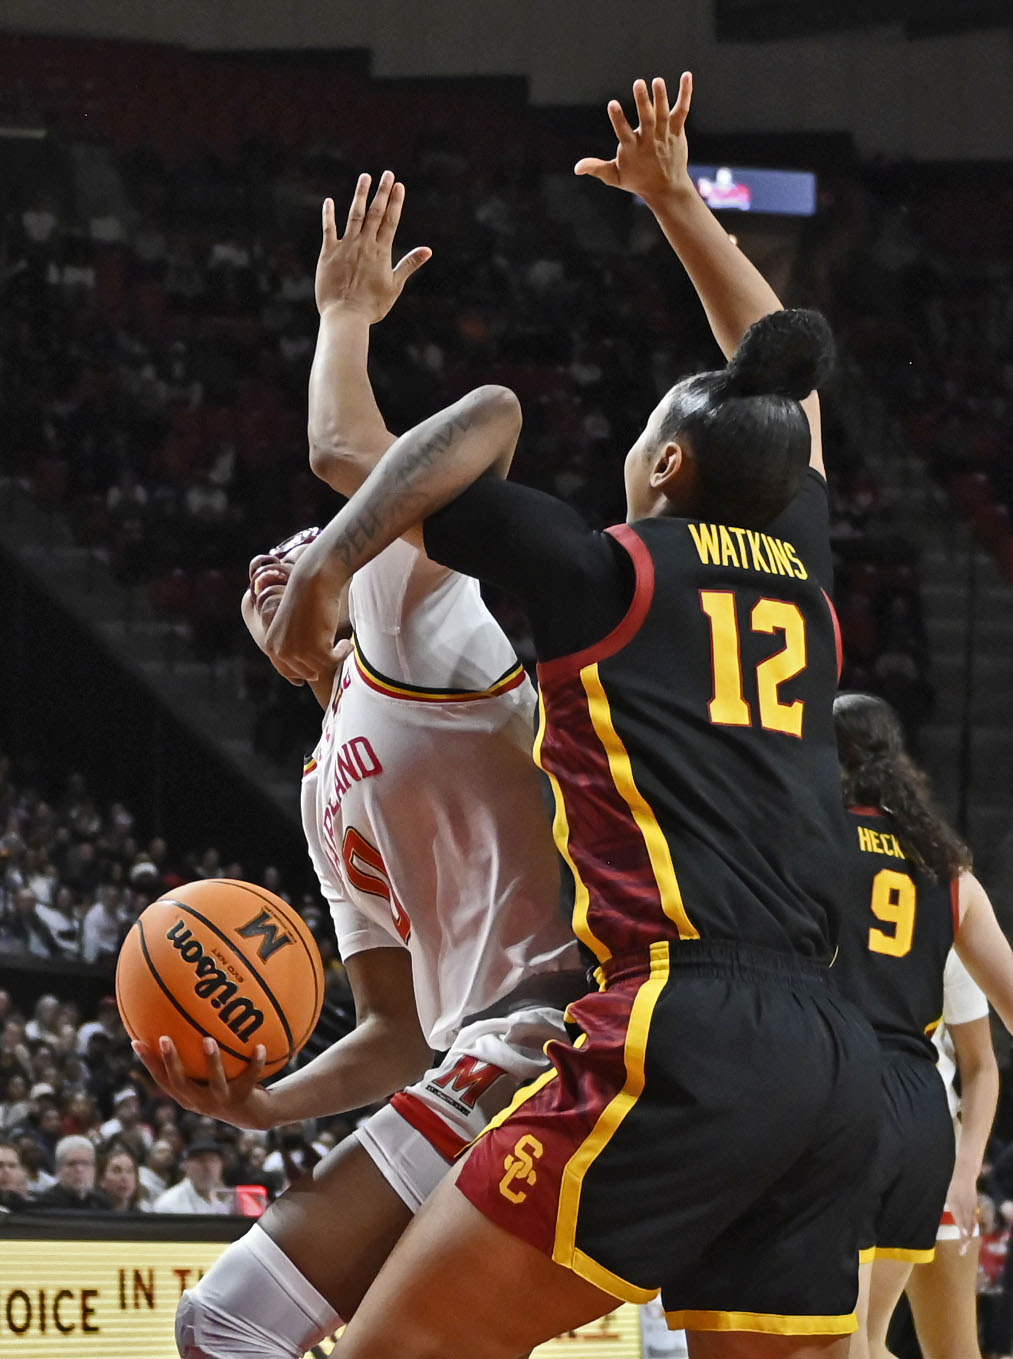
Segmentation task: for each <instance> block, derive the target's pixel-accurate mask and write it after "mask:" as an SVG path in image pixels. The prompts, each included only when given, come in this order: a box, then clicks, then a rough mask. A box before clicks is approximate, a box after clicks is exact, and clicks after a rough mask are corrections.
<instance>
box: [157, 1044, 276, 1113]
mask: <svg viewBox="0 0 1013 1359" xmlns="http://www.w3.org/2000/svg"><path fill="white" fill-rule="evenodd" d="M203 1046H204V1061H205V1063H206V1065H207V1076H208V1079H207V1084H206V1085H205V1084H204V1083H202V1082H200V1081H195V1080H193V1079H191V1077H189V1076H188V1075H187V1074H186V1072H185V1071H184V1070H183V1063H182V1062H181V1061H180V1059H179V1053H178V1052H177V1051H176V1048H175V1046H174V1044H173V1042H172V1039H171V1038H160V1039H159V1042H158V1048H157V1049H156V1048H153V1047H149V1046H148V1044H147V1043H141V1042H135V1043H134V1044H133V1049H134V1052H135V1053H136V1054H137V1056H138V1057H139V1058H140V1059H141V1061H142V1062H143V1063H144V1065H145V1066H146V1067H147V1068H148V1070H149V1071H150V1073H151V1075H152V1076H153V1077H154V1079H155V1080H156V1081H157V1082H158V1084H159V1085H160V1086H161V1087H162V1089H163V1090H164V1091H165V1093H166V1094H167V1095H171V1096H172V1098H173V1099H174V1100H175V1101H176V1103H177V1104H181V1105H182V1106H183V1108H184V1109H191V1110H192V1111H193V1112H194V1113H195V1114H208V1115H210V1117H211V1118H217V1119H220V1120H221V1121H222V1122H223V1123H231V1124H233V1126H234V1127H237V1128H259V1129H266V1128H271V1127H273V1126H274V1122H273V1120H272V1119H271V1116H270V1113H269V1106H270V1101H271V1096H270V1093H269V1092H268V1091H267V1090H265V1089H264V1087H263V1086H262V1085H261V1084H260V1078H261V1076H263V1074H264V1066H265V1063H266V1060H267V1050H266V1048H264V1047H263V1046H262V1045H258V1046H257V1048H256V1049H255V1050H254V1054H253V1057H252V1058H251V1060H250V1063H249V1065H248V1066H247V1068H246V1070H245V1071H244V1072H243V1073H242V1074H241V1075H239V1076H237V1077H236V1078H235V1079H234V1080H231V1081H230V1080H228V1079H227V1078H226V1075H225V1068H224V1067H223V1066H222V1054H221V1052H220V1051H219V1048H218V1044H217V1043H216V1042H215V1040H214V1039H213V1038H205V1039H204V1044H203Z"/></svg>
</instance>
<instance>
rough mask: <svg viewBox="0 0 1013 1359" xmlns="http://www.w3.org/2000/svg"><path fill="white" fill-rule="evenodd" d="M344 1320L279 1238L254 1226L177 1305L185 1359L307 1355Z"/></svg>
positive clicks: (178, 1339)
mask: <svg viewBox="0 0 1013 1359" xmlns="http://www.w3.org/2000/svg"><path fill="white" fill-rule="evenodd" d="M340 1323H341V1319H340V1317H339V1316H338V1315H337V1313H336V1312H335V1311H334V1310H333V1308H331V1307H330V1306H329V1304H328V1303H327V1301H326V1299H324V1298H323V1297H321V1296H320V1294H319V1293H317V1292H316V1290H315V1289H314V1288H313V1287H312V1286H311V1285H310V1284H309V1282H308V1281H307V1280H306V1279H304V1278H303V1276H302V1275H301V1274H300V1273H299V1271H298V1270H297V1269H296V1268H295V1266H294V1265H293V1264H292V1262H291V1261H290V1260H289V1259H288V1258H287V1257H286V1256H285V1254H284V1253H283V1252H282V1251H281V1250H280V1249H279V1248H278V1246H276V1245H275V1243H274V1242H273V1241H271V1240H270V1238H269V1237H268V1236H267V1235H266V1233H264V1232H263V1231H260V1230H259V1229H258V1228H256V1227H255V1228H253V1229H252V1230H251V1231H249V1232H248V1233H247V1234H246V1236H245V1237H243V1238H242V1240H240V1241H236V1242H234V1243H233V1244H232V1245H231V1246H229V1248H228V1249H227V1250H226V1251H225V1253H224V1255H223V1256H222V1257H221V1259H220V1260H218V1261H217V1262H216V1264H215V1265H214V1266H213V1267H212V1268H211V1269H210V1270H209V1271H208V1273H207V1274H205V1276H204V1277H203V1279H201V1281H200V1283H198V1284H197V1285H196V1287H195V1288H190V1289H188V1290H187V1291H186V1292H185V1293H184V1294H183V1296H182V1298H181V1299H180V1302H179V1306H178V1308H177V1310H176V1348H177V1349H178V1351H179V1353H180V1356H181V1359H301V1356H302V1355H304V1354H305V1353H306V1351H307V1350H309V1349H311V1348H312V1347H313V1346H314V1345H315V1344H318V1343H319V1342H320V1340H322V1339H323V1338H324V1337H325V1336H327V1335H329V1334H332V1333H333V1332H334V1331H335V1330H336V1329H337V1327H338V1326H339V1325H340Z"/></svg>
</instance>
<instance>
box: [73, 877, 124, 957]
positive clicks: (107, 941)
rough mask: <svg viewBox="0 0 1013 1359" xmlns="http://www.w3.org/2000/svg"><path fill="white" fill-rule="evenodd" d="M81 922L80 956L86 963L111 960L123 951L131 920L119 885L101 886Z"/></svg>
mask: <svg viewBox="0 0 1013 1359" xmlns="http://www.w3.org/2000/svg"><path fill="white" fill-rule="evenodd" d="M96 896H97V899H96V901H95V904H94V906H92V907H91V908H90V909H89V910H88V912H87V914H86V915H85V917H84V923H83V925H82V926H81V957H82V958H83V959H84V961H85V962H86V963H100V962H112V961H113V960H114V959H115V957H116V955H117V953H119V951H120V944H121V943H122V942H123V936H124V934H126V930H127V924H128V920H127V917H126V914H125V912H124V911H123V910H122V909H121V907H120V894H119V888H118V887H115V886H113V885H111V884H110V885H108V886H105V887H100V888H99V889H98V892H97V894H96Z"/></svg>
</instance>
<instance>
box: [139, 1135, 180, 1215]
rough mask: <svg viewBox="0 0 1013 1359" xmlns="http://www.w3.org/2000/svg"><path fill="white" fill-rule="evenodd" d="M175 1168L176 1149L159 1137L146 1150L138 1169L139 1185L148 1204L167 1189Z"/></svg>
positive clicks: (166, 1140) (165, 1139)
mask: <svg viewBox="0 0 1013 1359" xmlns="http://www.w3.org/2000/svg"><path fill="white" fill-rule="evenodd" d="M175 1168H176V1149H175V1147H174V1146H173V1144H172V1143H171V1142H170V1141H169V1140H168V1139H167V1138H165V1137H159V1138H157V1139H156V1140H155V1141H154V1142H152V1144H151V1146H150V1147H149V1148H148V1154H147V1156H146V1157H145V1158H144V1162H143V1164H142V1165H141V1166H139V1168H138V1175H139V1177H140V1181H141V1184H142V1185H143V1186H144V1188H145V1190H146V1192H147V1195H148V1199H149V1202H150V1201H153V1200H155V1199H157V1198H158V1196H159V1194H162V1193H164V1192H165V1190H166V1189H168V1187H169V1185H170V1183H171V1181H172V1178H173V1171H174V1170H175Z"/></svg>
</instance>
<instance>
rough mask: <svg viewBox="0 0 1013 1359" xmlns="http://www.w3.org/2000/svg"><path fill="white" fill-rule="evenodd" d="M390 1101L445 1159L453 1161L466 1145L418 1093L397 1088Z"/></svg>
mask: <svg viewBox="0 0 1013 1359" xmlns="http://www.w3.org/2000/svg"><path fill="white" fill-rule="evenodd" d="M390 1102H391V1106H392V1107H393V1108H394V1109H396V1110H397V1112H398V1113H399V1114H400V1115H401V1117H402V1118H403V1119H404V1121H405V1122H406V1123H410V1124H411V1125H412V1127H413V1128H414V1129H415V1131H416V1132H418V1133H421V1134H422V1136H423V1137H424V1138H425V1139H426V1141H427V1142H428V1143H429V1144H430V1146H432V1147H434V1148H435V1149H436V1150H437V1151H438V1152H439V1153H440V1155H441V1156H442V1157H443V1159H444V1160H445V1161H453V1160H454V1159H455V1158H456V1157H458V1156H460V1154H461V1152H462V1151H463V1150H464V1148H465V1147H466V1146H467V1145H468V1144H467V1142H466V1141H465V1140H464V1138H463V1137H461V1136H459V1134H458V1133H456V1132H454V1130H453V1129H452V1128H449V1127H448V1126H447V1124H446V1123H444V1121H443V1119H442V1118H440V1116H439V1114H434V1113H433V1111H432V1109H430V1108H429V1106H428V1105H427V1104H424V1103H423V1102H422V1100H420V1099H419V1097H418V1095H413V1094H411V1092H410V1091H408V1090H399V1091H398V1092H397V1094H396V1095H394V1096H392V1098H391V1101H390Z"/></svg>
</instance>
